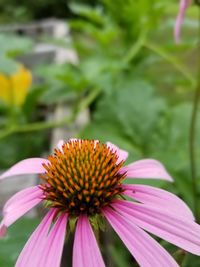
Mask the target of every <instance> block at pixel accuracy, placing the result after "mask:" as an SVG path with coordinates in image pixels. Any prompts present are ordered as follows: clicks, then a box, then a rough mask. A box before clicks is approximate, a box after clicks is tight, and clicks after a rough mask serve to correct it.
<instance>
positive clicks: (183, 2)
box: [174, 0, 191, 43]
mask: <svg viewBox="0 0 200 267" xmlns="http://www.w3.org/2000/svg"><path fill="white" fill-rule="evenodd" d="M190 4H191V0H180V7H179V13H178V16H177V18H176V22H175V27H174V38H175V40H176V42H177V43H179V42H180V31H181V26H182V24H183V21H184V17H185V12H186V10H187V8H188V7H189V5H190Z"/></svg>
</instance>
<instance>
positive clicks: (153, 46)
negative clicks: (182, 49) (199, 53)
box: [144, 42, 195, 87]
mask: <svg viewBox="0 0 200 267" xmlns="http://www.w3.org/2000/svg"><path fill="white" fill-rule="evenodd" d="M144 47H146V48H147V49H149V50H151V51H153V52H154V53H155V54H157V55H158V56H160V57H161V58H163V59H165V60H166V61H167V62H169V63H170V64H171V65H172V66H173V67H174V68H175V69H176V70H177V71H178V72H180V73H181V74H182V75H183V76H184V77H185V78H186V79H187V80H188V81H189V82H190V84H191V86H192V87H194V86H195V79H194V78H193V77H192V75H190V73H189V71H188V69H187V68H185V67H184V66H183V65H182V64H181V62H179V60H178V59H177V58H175V57H173V56H172V55H170V54H168V52H167V51H165V50H164V49H162V48H161V47H159V46H157V45H156V44H154V43H151V42H146V43H145V44H144Z"/></svg>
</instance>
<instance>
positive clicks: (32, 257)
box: [15, 209, 56, 267]
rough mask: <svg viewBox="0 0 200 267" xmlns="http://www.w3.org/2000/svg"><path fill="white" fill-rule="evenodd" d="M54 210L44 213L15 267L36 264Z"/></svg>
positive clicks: (31, 266)
mask: <svg viewBox="0 0 200 267" xmlns="http://www.w3.org/2000/svg"><path fill="white" fill-rule="evenodd" d="M55 212H56V210H55V209H51V210H50V211H49V212H48V213H47V214H46V216H45V217H44V219H43V220H42V222H41V223H40V224H39V226H38V227H37V228H36V230H35V231H34V232H33V234H32V235H31V237H30V238H29V240H28V242H27V243H26V245H25V246H24V248H23V250H22V251H21V253H20V255H19V257H18V259H17V262H16V265H15V267H33V266H38V263H39V261H40V259H41V257H42V256H43V250H44V245H45V242H46V239H47V235H48V232H49V229H50V226H51V223H52V220H53V217H54V215H55Z"/></svg>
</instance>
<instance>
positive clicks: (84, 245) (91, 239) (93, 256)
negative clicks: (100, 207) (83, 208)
mask: <svg viewBox="0 0 200 267" xmlns="http://www.w3.org/2000/svg"><path fill="white" fill-rule="evenodd" d="M73 267H105V264H104V262H103V259H102V256H101V253H100V251H99V247H98V244H97V242H96V238H95V236H94V233H93V231H92V227H91V225H90V223H89V220H88V218H87V216H86V215H81V216H80V217H79V219H78V223H77V226H76V232H75V239H74V247H73Z"/></svg>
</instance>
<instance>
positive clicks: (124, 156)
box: [106, 142, 128, 164]
mask: <svg viewBox="0 0 200 267" xmlns="http://www.w3.org/2000/svg"><path fill="white" fill-rule="evenodd" d="M106 145H107V147H109V148H110V149H111V150H113V151H114V152H116V153H117V155H118V157H119V158H118V161H117V164H118V163H120V162H121V161H122V160H123V161H125V160H126V159H127V157H128V152H127V151H125V150H122V149H120V148H119V147H117V146H116V145H114V144H112V143H110V142H106Z"/></svg>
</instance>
